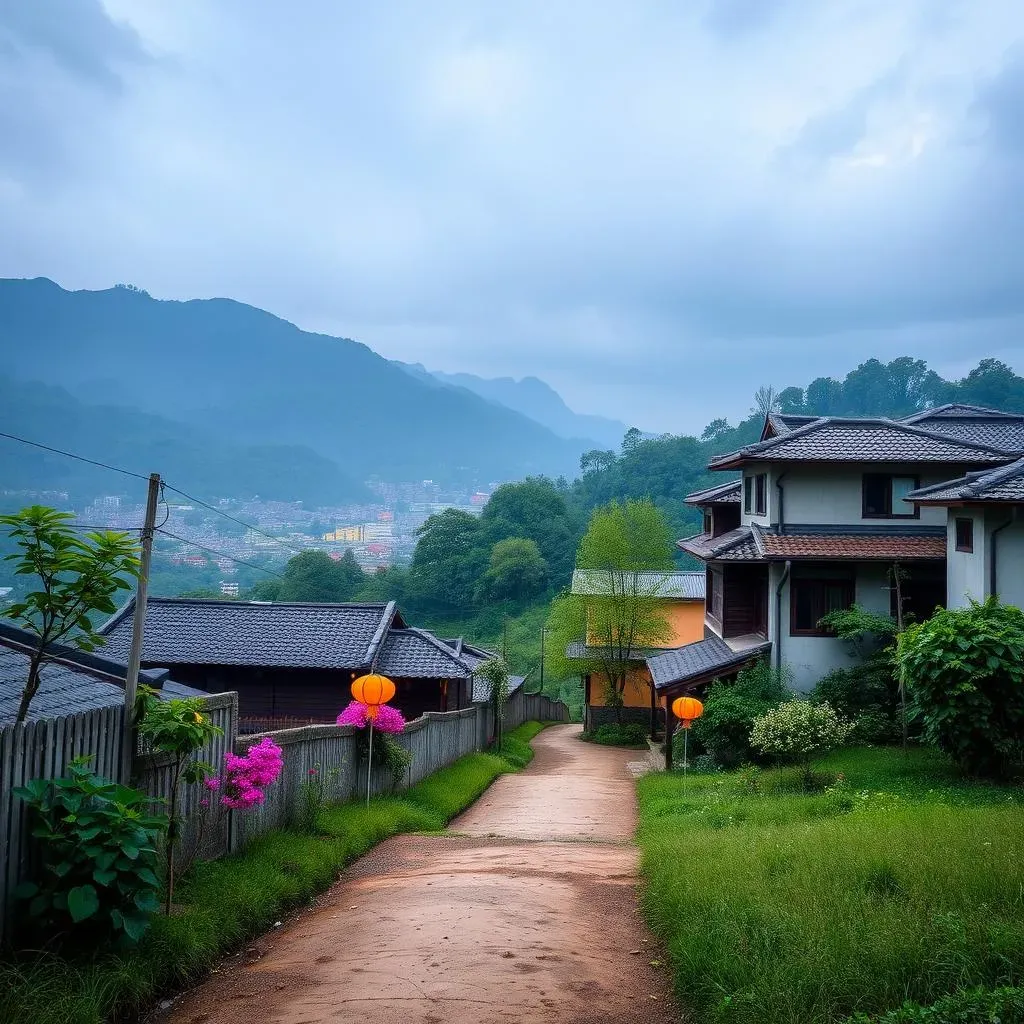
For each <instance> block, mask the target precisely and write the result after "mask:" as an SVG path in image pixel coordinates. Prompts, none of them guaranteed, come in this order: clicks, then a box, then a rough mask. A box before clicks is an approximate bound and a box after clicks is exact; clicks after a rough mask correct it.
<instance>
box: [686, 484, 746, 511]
mask: <svg viewBox="0 0 1024 1024" xmlns="http://www.w3.org/2000/svg"><path fill="white" fill-rule="evenodd" d="M742 488H743V481H742V480H740V479H736V480H730V481H729V482H728V483H725V484H719V485H718V486H717V487H706V488H705V489H704V490H703V491H693V492H692V493H691V494H688V495H687V496H686V497H685V498H683V501H684V502H686V504H687V505H731V504H736V505H738V504H739V503H740V497H741V495H740V491H741V490H742Z"/></svg>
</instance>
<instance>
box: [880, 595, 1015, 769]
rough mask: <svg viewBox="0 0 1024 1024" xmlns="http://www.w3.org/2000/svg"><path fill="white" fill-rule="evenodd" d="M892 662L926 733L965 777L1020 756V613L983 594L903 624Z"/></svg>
mask: <svg viewBox="0 0 1024 1024" xmlns="http://www.w3.org/2000/svg"><path fill="white" fill-rule="evenodd" d="M896 660H897V663H898V665H899V670H900V672H901V673H902V677H903V679H904V680H905V681H906V684H907V688H908V690H909V693H910V697H911V702H912V706H913V708H914V709H915V710H916V711H917V712H919V714H920V715H921V719H922V722H923V723H924V735H925V738H926V739H927V740H928V741H929V742H931V743H934V744H935V746H937V747H938V748H939V749H940V750H942V751H944V752H945V753H946V754H948V755H949V756H950V757H952V758H953V760H954V761H956V763H957V764H958V765H959V766H960V768H961V769H962V770H963V771H964V772H966V773H968V774H970V775H981V776H986V777H989V778H1007V777H1009V776H1011V775H1012V774H1013V773H1014V771H1015V770H1018V769H1019V767H1020V764H1021V761H1022V759H1024V740H1022V737H1024V612H1022V611H1021V610H1020V609H1019V608H1014V607H1012V606H1011V605H1005V604H1000V603H999V602H998V601H997V600H996V599H995V598H989V599H988V600H987V601H985V603H984V604H978V603H976V602H972V603H971V605H970V607H968V608H957V609H948V610H940V611H938V612H937V613H936V614H935V615H934V616H932V618H930V619H928V620H927V621H926V622H921V623H917V624H915V625H912V626H909V627H908V628H907V629H906V630H905V631H904V632H903V633H902V634H901V635H900V638H899V640H898V641H897V645H896Z"/></svg>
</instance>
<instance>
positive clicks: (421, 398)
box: [0, 278, 585, 485]
mask: <svg viewBox="0 0 1024 1024" xmlns="http://www.w3.org/2000/svg"><path fill="white" fill-rule="evenodd" d="M0 347H2V349H3V352H4V358H5V366H4V372H5V373H7V374H9V375H10V376H12V377H14V378H17V379H19V380H21V381H33V380H34V381H44V382H46V383H47V384H56V385H60V386H62V387H65V388H67V389H68V390H69V391H71V392H73V393H74V394H75V395H76V396H77V397H78V398H79V399H84V400H85V401H87V402H90V403H96V404H99V403H109V404H116V405H121V406H124V405H129V406H137V407H138V408H141V409H142V410H143V411H144V412H148V413H152V414H156V415H161V416H165V417H169V418H173V419H176V420H179V421H183V422H187V423H189V424H190V425H194V426H197V427H202V428H207V429H211V430H213V431H215V432H216V434H217V435H218V436H219V437H220V438H221V439H223V440H224V441H225V442H227V443H232V442H238V443H244V444H246V445H248V446H252V445H261V444H287V445H300V446H305V447H307V448H309V449H312V450H313V451H315V452H317V453H319V455H321V456H323V457H326V458H328V459H331V460H332V461H334V462H335V463H337V466H338V467H339V468H340V470H341V472H343V473H344V474H346V475H347V476H350V477H352V478H353V479H355V480H358V481H362V480H365V479H367V478H368V477H369V476H370V475H372V474H377V475H378V476H380V477H382V478H384V479H386V480H416V479H424V478H431V479H434V480H436V481H438V482H439V483H463V484H468V485H473V484H483V483H487V482H488V481H492V480H501V479H509V478H515V477H522V476H526V475H528V474H531V473H549V474H552V475H558V474H559V473H572V472H573V470H574V467H575V466H576V464H577V462H578V459H579V454H580V451H581V449H582V448H583V447H585V445H583V444H581V443H578V442H572V441H567V440H565V439H564V438H561V437H558V436H556V435H555V434H554V433H553V432H552V431H551V430H549V429H547V428H546V427H544V426H542V425H541V424H539V423H536V422H534V421H533V420H531V419H529V418H527V417H526V416H523V415H521V414H520V413H517V412H515V411H513V410H511V409H507V408H504V407H503V406H500V405H496V404H495V403H493V402H489V401H487V400H486V399H484V398H481V397H480V396H479V395H476V394H473V393H472V392H470V391H467V390H465V389H462V388H450V387H443V386H440V385H438V384H437V383H433V384H428V383H426V382H424V381H422V380H418V379H416V378H415V377H413V376H411V375H410V374H408V373H406V372H405V371H404V370H402V369H400V368H399V367H397V366H394V365H392V364H391V363H390V362H389V361H388V360H386V359H384V358H382V357H381V356H379V355H377V354H376V353H375V352H373V351H372V350H370V349H369V348H367V347H366V346H365V345H362V344H359V343H357V342H354V341H349V340H347V339H344V338H332V337H327V336H325V335H321V334H311V333H309V332H306V331H302V330H300V329H299V328H298V327H296V326H295V325H294V324H290V323H288V322H287V321H285V320H281V319H279V318H278V317H276V316H273V315H271V314H270V313H267V312H264V311H263V310H260V309H255V308H254V307H252V306H247V305H244V304H243V303H240V302H234V301H231V300H228V299H209V300H193V301H189V302H171V301H158V300H156V299H153V298H151V297H150V296H149V295H148V294H146V293H145V292H143V291H139V290H137V289H132V288H126V287H117V288H110V289H107V290H105V291H77V292H71V291H66V290H64V289H63V288H60V287H59V286H58V285H56V284H54V283H53V282H52V281H49V280H46V279H45V278H38V279H35V280H0ZM5 422H9V421H7V420H5ZM17 427H18V424H17V423H14V424H10V426H9V427H8V429H10V430H11V432H17V431H16V428H17Z"/></svg>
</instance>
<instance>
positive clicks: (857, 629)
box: [818, 604, 896, 657]
mask: <svg viewBox="0 0 1024 1024" xmlns="http://www.w3.org/2000/svg"><path fill="white" fill-rule="evenodd" d="M818 625H820V626H824V627H825V628H826V629H828V630H829V631H830V632H832V633H834V634H835V635H836V636H837V637H838V638H839V639H840V640H847V641H849V643H850V644H851V645H852V646H853V648H854V651H855V653H856V654H858V655H859V656H861V657H864V656H866V655H868V654H870V653H872V652H873V651H875V650H877V649H878V648H879V647H883V646H885V645H886V644H889V643H891V642H892V641H893V640H895V639H896V620H895V619H894V618H893V617H892V616H891V615H881V614H879V613H878V612H872V611H868V610H867V609H866V608H864V607H862V606H861V605H859V604H854V605H851V606H850V607H849V608H838V609H836V610H835V611H832V612H829V613H828V615H825V616H824V617H823V618H822V619H821V621H820V622H819V623H818Z"/></svg>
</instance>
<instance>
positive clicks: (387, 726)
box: [338, 700, 405, 733]
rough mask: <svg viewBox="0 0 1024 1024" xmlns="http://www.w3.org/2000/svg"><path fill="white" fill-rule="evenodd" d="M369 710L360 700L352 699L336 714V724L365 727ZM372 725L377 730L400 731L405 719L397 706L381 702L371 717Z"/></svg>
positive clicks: (368, 719) (367, 722)
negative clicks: (374, 714)
mask: <svg viewBox="0 0 1024 1024" xmlns="http://www.w3.org/2000/svg"><path fill="white" fill-rule="evenodd" d="M369 710H370V709H369V708H368V707H367V706H366V705H365V704H363V703H362V702H361V701H358V700H354V701H352V702H351V703H350V704H349V705H348V707H346V708H345V710H344V711H342V713H341V714H340V715H338V725H354V726H355V727H356V728H357V729H365V728H366V726H367V725H368V724H369V721H370V716H369V714H368V712H369ZM373 727H374V729H376V730H377V731H378V732H391V733H400V732H401V731H402V730H403V729H404V728H405V719H404V718H403V717H402V712H401V711H399V710H398V708H393V707H391V705H390V704H381V705H380V707H378V708H377V714H376V716H375V717H374V718H373Z"/></svg>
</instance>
